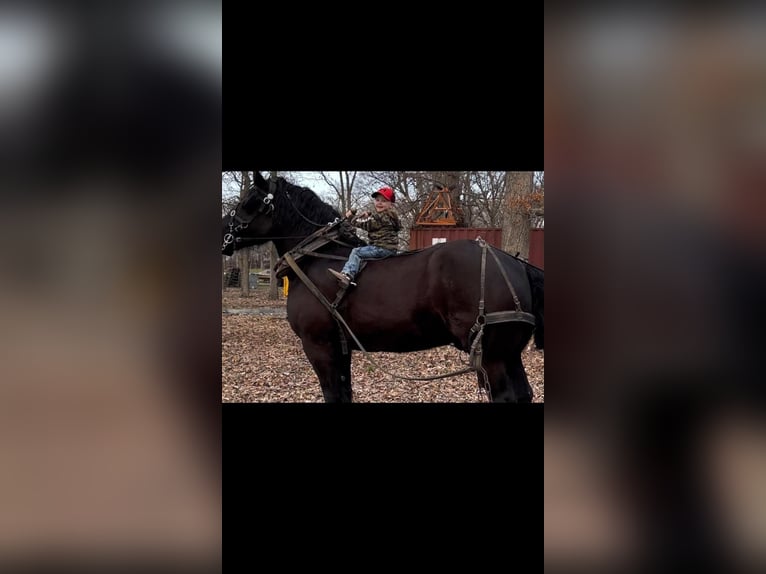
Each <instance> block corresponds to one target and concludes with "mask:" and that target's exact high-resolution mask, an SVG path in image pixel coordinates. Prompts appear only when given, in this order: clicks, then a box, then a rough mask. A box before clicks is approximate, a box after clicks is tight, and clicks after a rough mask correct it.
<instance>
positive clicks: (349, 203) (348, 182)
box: [319, 171, 359, 215]
mask: <svg viewBox="0 0 766 574" xmlns="http://www.w3.org/2000/svg"><path fill="white" fill-rule="evenodd" d="M335 173H337V176H338V179H337V180H336V179H335V178H334V177H333V176H332V175H331V174H332V172H329V171H320V172H319V175H320V176H321V178H322V180H323V181H324V182H325V183H326V184H327V185H329V186H330V187H331V188H332V189H333V190H334V191H335V195H336V196H337V198H338V201H337V203H336V207H337V208H338V211H340V213H341V215H343V214H345V213H346V212H347V211H348V210H349V209H351V208H352V207H355V206H356V203H355V202H354V200H353V197H352V194H353V192H354V184H355V182H356V178H357V174H358V173H359V172H356V171H338V172H335Z"/></svg>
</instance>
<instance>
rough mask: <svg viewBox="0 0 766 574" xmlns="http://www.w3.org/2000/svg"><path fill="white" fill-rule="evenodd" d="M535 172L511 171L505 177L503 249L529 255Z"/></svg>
mask: <svg viewBox="0 0 766 574" xmlns="http://www.w3.org/2000/svg"><path fill="white" fill-rule="evenodd" d="M533 184H534V172H531V171H509V172H507V173H506V178H505V189H506V197H505V217H504V219H503V249H504V250H505V251H507V252H509V253H511V254H513V255H515V254H517V253H518V254H519V255H520V256H521V257H524V258H528V257H529V220H530V215H531V212H532V209H533V195H532V192H533Z"/></svg>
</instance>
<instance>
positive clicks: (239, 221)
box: [221, 187, 274, 251]
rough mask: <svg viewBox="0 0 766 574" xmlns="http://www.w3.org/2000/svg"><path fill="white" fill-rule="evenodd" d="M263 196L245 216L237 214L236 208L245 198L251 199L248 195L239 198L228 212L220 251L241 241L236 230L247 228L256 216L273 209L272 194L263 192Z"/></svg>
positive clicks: (257, 191)
mask: <svg viewBox="0 0 766 574" xmlns="http://www.w3.org/2000/svg"><path fill="white" fill-rule="evenodd" d="M253 189H254V190H255V191H256V193H263V192H261V190H260V189H258V188H257V187H254V188H253ZM263 196H264V197H263V199H262V200H261V201H260V203H259V204H258V206H257V207H256V209H255V210H254V212H252V213H250V214H247V215H248V217H247V218H244V217H242V216H240V215H238V214H237V210H238V209H239V208H240V207H241V206H242V204H243V203H244V202H245V201H246V200H247V201H249V200H250V199H251V198H250V197H246V198H243V199H241V200H240V201H239V203H237V205H236V206H235V207H234V209H232V210H231V211H230V212H229V216H230V217H231V219H230V220H229V232H228V233H227V234H226V235H224V236H223V246H222V247H221V251H226V247H227V246H228V245H230V244H232V243H235V242H239V241H242V238H241V237H237V232H239V231H244V230H245V229H247V228H248V227H249V226H250V224H251V223H252V222H253V220H254V219H255V218H256V217H258V216H259V215H267V214H269V213H271V212H272V211H274V203H273V200H274V194H273V193H265V194H263Z"/></svg>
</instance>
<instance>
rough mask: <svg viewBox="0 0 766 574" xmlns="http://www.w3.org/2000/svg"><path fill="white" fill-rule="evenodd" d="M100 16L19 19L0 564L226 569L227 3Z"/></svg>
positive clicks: (5, 108) (44, 14)
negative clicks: (222, 199) (221, 210)
mask: <svg viewBox="0 0 766 574" xmlns="http://www.w3.org/2000/svg"><path fill="white" fill-rule="evenodd" d="M87 4H88V5H87V6H83V7H82V8H80V9H78V8H76V7H73V6H70V5H69V4H55V5H52V4H51V5H46V4H45V3H37V2H30V3H11V4H4V5H3V7H2V8H0V166H1V167H0V181H1V183H0V189H2V190H3V192H4V193H3V205H2V209H1V210H0V233H2V235H3V241H2V242H0V315H2V327H1V328H0V329H1V330H0V334H1V335H0V336H2V344H0V381H2V383H1V384H0V508H2V512H0V564H2V565H7V564H11V563H13V564H19V563H27V564H29V563H37V562H41V561H42V562H46V563H47V562H48V561H52V562H58V561H61V560H64V561H66V562H67V563H69V564H81V565H83V564H93V563H100V562H101V561H109V562H112V561H114V560H120V561H122V562H123V563H124V564H137V563H143V562H145V561H147V560H149V561H152V562H155V563H162V564H168V565H175V566H181V567H183V566H184V565H187V564H194V565H195V566H197V567H199V566H202V565H209V566H210V569H211V571H213V570H217V569H220V551H221V550H220V546H221V510H220V504H221V485H220V481H221V466H220V465H221V454H220V449H221V447H220V439H221V427H220V374H219V373H220V363H219V361H220V358H219V357H220V353H219V345H218V342H217V341H216V337H218V333H220V331H219V328H218V325H219V319H220V312H219V310H218V308H217V306H216V304H215V301H216V298H217V297H218V290H219V279H218V273H219V265H220V260H219V257H220V256H219V254H218V253H217V248H216V245H217V243H219V240H218V235H220V228H219V220H218V219H217V217H218V216H217V215H216V213H217V209H218V208H217V207H216V205H215V203H216V202H217V186H218V179H219V175H218V172H219V170H220V167H221V157H220V156H221V127H220V118H221V109H222V108H221V90H222V77H221V70H222V67H221V64H222V62H221V51H222V30H221V21H222V20H221V3H220V2H195V3H178V2H155V3H134V4H127V5H122V4H115V3H87ZM211 190H212V192H211ZM208 202H209V205H208ZM211 221H212V222H213V224H214V226H213V227H212V228H211V227H210V226H209V225H208V228H209V229H210V230H211V236H210V237H206V236H205V234H204V232H203V231H202V230H203V229H205V223H206V222H207V223H208V224H209V223H210V222H211ZM210 239H212V242H211V241H210ZM207 245H210V246H212V247H209V248H208V249H207V250H206V249H205V248H204V246H207ZM206 253H209V254H210V257H209V260H208V258H206ZM207 265H210V269H209V271H208V270H206V266H207ZM206 277H209V282H208V280H206ZM208 292H209V293H210V297H209V300H210V301H211V303H212V304H211V307H210V309H207V308H206V307H205V306H204V305H201V304H200V302H201V301H204V300H205V297H206V296H207V293H208ZM211 338H212V342H211Z"/></svg>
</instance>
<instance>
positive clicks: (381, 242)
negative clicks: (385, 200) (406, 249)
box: [355, 209, 402, 251]
mask: <svg viewBox="0 0 766 574" xmlns="http://www.w3.org/2000/svg"><path fill="white" fill-rule="evenodd" d="M355 225H356V226H357V227H360V228H361V229H364V230H365V231H366V232H367V233H368V235H369V237H370V240H369V243H370V245H375V246H376V247H382V248H383V249H390V250H391V251H398V250H399V230H400V229H401V228H402V226H401V224H400V223H399V216H398V215H397V214H396V211H394V210H393V209H389V210H386V211H382V212H381V213H377V212H373V213H371V214H370V217H369V218H367V219H363V220H361V221H357V222H356V224H355Z"/></svg>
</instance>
